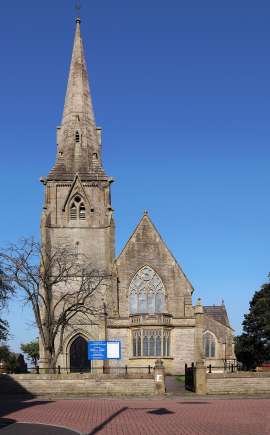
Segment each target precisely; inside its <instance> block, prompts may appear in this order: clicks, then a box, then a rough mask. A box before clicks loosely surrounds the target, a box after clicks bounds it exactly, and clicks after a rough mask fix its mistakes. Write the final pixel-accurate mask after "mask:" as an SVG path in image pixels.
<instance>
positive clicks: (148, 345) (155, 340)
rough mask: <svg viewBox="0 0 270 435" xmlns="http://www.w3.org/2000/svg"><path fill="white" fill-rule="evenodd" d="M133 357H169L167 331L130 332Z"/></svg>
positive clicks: (168, 334)
mask: <svg viewBox="0 0 270 435" xmlns="http://www.w3.org/2000/svg"><path fill="white" fill-rule="evenodd" d="M132 343H133V356H134V357H140V356H143V357H148V356H149V357H157V356H163V357H166V356H170V330H169V329H143V328H142V329H136V330H134V331H133V332H132Z"/></svg>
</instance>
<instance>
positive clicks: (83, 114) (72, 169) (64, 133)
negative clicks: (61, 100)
mask: <svg viewBox="0 0 270 435" xmlns="http://www.w3.org/2000/svg"><path fill="white" fill-rule="evenodd" d="M80 25H81V20H80V18H77V20H76V32H75V38H74V46H73V52H72V58H71V64H70V71H69V78H68V85H67V92H66V98H65V105H64V111H63V117H62V124H61V126H60V127H59V128H58V130H57V145H58V149H57V161H56V164H55V166H54V168H53V169H52V171H51V172H50V174H49V178H52V179H53V178H54V179H55V178H57V179H59V178H60V179H72V178H73V177H74V175H75V174H77V173H78V174H80V177H81V178H82V179H83V178H85V179H89V178H96V177H100V176H104V171H103V168H102V162H101V155H100V154H101V152H100V146H101V144H100V131H99V129H97V127H96V123H95V116H94V110H93V104H92V99H91V93H90V87H89V81H88V74H87V67H86V62H85V57H84V50H83V42H82V38H81V29H80Z"/></svg>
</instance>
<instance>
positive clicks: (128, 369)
mask: <svg viewBox="0 0 270 435" xmlns="http://www.w3.org/2000/svg"><path fill="white" fill-rule="evenodd" d="M28 373H32V374H55V375H61V374H67V373H78V374H84V373H89V374H91V375H112V376H119V377H125V376H132V377H136V376H137V377H138V378H139V377H146V376H152V375H153V373H154V367H151V366H150V365H148V366H128V365H125V366H103V367H89V368H85V367H82V368H70V367H62V366H60V365H58V366H57V367H53V368H51V367H40V366H35V367H30V368H28Z"/></svg>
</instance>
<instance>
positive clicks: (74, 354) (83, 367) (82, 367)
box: [69, 335, 91, 372]
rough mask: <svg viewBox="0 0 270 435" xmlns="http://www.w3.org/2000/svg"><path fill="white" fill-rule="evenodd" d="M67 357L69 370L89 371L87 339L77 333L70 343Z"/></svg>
mask: <svg viewBox="0 0 270 435" xmlns="http://www.w3.org/2000/svg"><path fill="white" fill-rule="evenodd" d="M69 359H70V365H69V366H70V371H71V372H82V371H87V372H88V371H91V361H89V360H88V346H87V341H86V340H85V339H84V338H83V337H82V336H80V335H79V336H78V337H77V338H76V339H75V340H74V341H73V343H72V344H71V346H70V351H69Z"/></svg>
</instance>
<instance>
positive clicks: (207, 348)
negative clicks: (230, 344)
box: [203, 332, 216, 358]
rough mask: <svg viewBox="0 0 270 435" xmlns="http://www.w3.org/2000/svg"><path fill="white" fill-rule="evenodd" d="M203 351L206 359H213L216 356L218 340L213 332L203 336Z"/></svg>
mask: <svg viewBox="0 0 270 435" xmlns="http://www.w3.org/2000/svg"><path fill="white" fill-rule="evenodd" d="M203 351H204V356H205V357H206V358H213V357H215V355H216V339H215V337H214V335H213V334H211V332H205V333H204V334H203Z"/></svg>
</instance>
